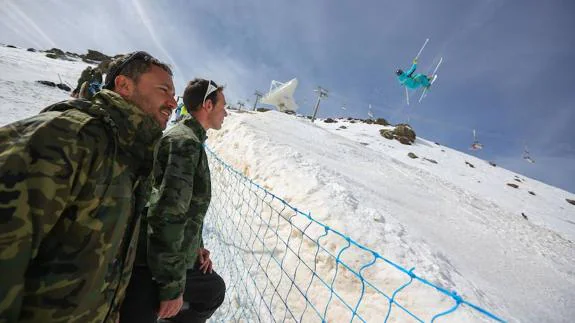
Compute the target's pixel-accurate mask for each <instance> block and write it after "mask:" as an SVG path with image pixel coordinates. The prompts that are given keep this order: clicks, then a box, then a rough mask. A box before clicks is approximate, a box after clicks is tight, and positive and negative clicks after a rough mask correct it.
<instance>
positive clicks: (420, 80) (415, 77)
mask: <svg viewBox="0 0 575 323" xmlns="http://www.w3.org/2000/svg"><path fill="white" fill-rule="evenodd" d="M427 42H429V38H427V39H426V40H425V43H423V46H421V49H420V50H419V52H418V53H417V55H416V56H415V58H414V59H413V65H411V68H410V69H409V70H408V71H407V72H404V71H403V70H401V69H397V70H396V71H395V75H396V76H397V80H398V81H399V83H400V84H401V86H403V87H405V98H406V100H407V104H409V90H410V89H411V90H417V89H419V88H423V92H422V93H421V96H420V97H419V102H421V100H423V98H424V97H425V95H426V94H427V91H428V90H429V88H430V87H431V85H432V84H433V82H435V79H437V74H436V73H437V69H438V68H439V65H441V62H443V57H441V58H440V59H439V62H438V63H437V65H436V66H435V69H434V70H433V72H432V73H431V74H430V75H425V74H421V73H415V70H416V69H417V59H418V58H419V55H421V52H423V49H424V48H425V45H427Z"/></svg>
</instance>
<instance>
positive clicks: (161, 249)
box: [137, 115, 211, 300]
mask: <svg viewBox="0 0 575 323" xmlns="http://www.w3.org/2000/svg"><path fill="white" fill-rule="evenodd" d="M206 138H207V137H206V131H205V130H204V128H203V127H202V126H201V125H200V124H199V123H198V121H196V119H194V117H193V116H191V115H187V116H185V117H184V118H183V119H182V120H181V121H179V122H178V123H177V124H176V125H175V126H174V127H172V128H171V129H169V130H168V131H167V132H166V133H165V134H164V136H162V139H160V142H159V144H158V147H157V148H156V149H157V157H156V159H155V161H154V170H153V189H152V196H151V198H150V204H149V205H150V207H149V211H148V214H147V218H146V221H147V232H146V230H144V231H143V234H147V237H148V239H147V241H146V243H147V246H146V243H144V239H143V237H142V239H140V244H139V246H138V255H139V256H138V257H139V259H138V260H137V263H138V264H140V263H143V264H146V263H147V265H148V266H149V267H150V270H151V272H152V274H153V276H154V278H155V280H156V282H157V283H158V286H159V297H160V300H169V299H175V298H176V297H178V296H179V295H181V294H182V293H183V291H184V285H185V281H186V269H188V268H192V267H193V266H194V264H195V262H196V258H197V253H198V249H199V248H200V247H202V246H203V241H202V226H203V222H204V216H205V215H206V211H207V210H208V206H209V204H210V199H211V182H210V169H209V166H208V158H207V155H206V152H205V150H204V146H203V143H204V141H205V140H206ZM145 251H147V259H146V257H145V256H146V252H145ZM142 258H144V259H142Z"/></svg>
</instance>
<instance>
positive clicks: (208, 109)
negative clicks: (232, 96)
mask: <svg viewBox="0 0 575 323" xmlns="http://www.w3.org/2000/svg"><path fill="white" fill-rule="evenodd" d="M203 108H204V109H205V110H206V112H211V111H212V110H213V109H214V103H213V102H212V100H211V99H208V100H206V102H204V106H203Z"/></svg>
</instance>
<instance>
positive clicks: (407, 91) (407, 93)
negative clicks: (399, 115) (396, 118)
mask: <svg viewBox="0 0 575 323" xmlns="http://www.w3.org/2000/svg"><path fill="white" fill-rule="evenodd" d="M404 88H405V98H406V99H407V105H409V90H408V89H407V86H404Z"/></svg>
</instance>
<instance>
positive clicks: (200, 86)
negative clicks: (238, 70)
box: [183, 78, 224, 112]
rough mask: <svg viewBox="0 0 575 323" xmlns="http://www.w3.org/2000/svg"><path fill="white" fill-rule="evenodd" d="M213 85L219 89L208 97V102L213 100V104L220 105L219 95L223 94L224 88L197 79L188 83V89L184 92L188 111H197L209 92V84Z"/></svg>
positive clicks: (212, 82)
mask: <svg viewBox="0 0 575 323" xmlns="http://www.w3.org/2000/svg"><path fill="white" fill-rule="evenodd" d="M210 83H211V84H212V85H213V86H215V87H216V88H217V90H215V91H214V92H212V93H210V94H209V95H208V96H207V97H206V101H207V100H211V101H212V103H213V104H216V103H218V93H220V92H222V91H223V89H224V87H223V86H220V85H217V84H216V82H214V81H211V80H210V81H208V80H205V79H201V78H195V79H193V80H191V81H190V82H188V85H187V86H186V89H185V90H184V95H183V99H184V105H185V106H186V109H187V110H188V111H190V112H191V111H197V110H199V109H200V106H201V105H202V103H203V102H204V95H206V92H207V91H208V86H209V84H210Z"/></svg>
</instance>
